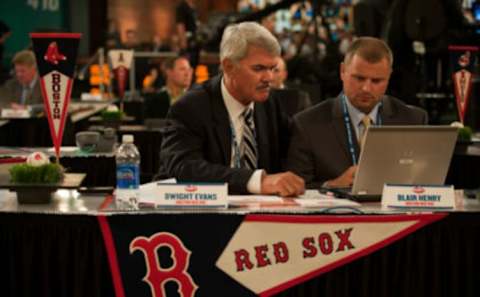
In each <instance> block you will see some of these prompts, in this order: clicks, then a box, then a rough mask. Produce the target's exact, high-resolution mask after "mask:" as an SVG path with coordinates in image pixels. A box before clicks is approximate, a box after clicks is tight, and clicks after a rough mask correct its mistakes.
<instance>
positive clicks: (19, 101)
mask: <svg viewBox="0 0 480 297" xmlns="http://www.w3.org/2000/svg"><path fill="white" fill-rule="evenodd" d="M12 64H13V65H14V71H15V77H14V78H12V79H10V80H8V81H6V82H5V84H4V85H3V86H2V88H1V92H0V94H1V96H0V106H1V107H2V108H5V107H10V108H13V109H24V108H26V107H27V105H33V104H43V97H42V92H41V90H40V81H39V78H38V74H37V65H36V60H35V55H34V54H33V52H32V51H29V50H23V51H20V52H18V53H16V54H15V56H14V57H13V59H12Z"/></svg>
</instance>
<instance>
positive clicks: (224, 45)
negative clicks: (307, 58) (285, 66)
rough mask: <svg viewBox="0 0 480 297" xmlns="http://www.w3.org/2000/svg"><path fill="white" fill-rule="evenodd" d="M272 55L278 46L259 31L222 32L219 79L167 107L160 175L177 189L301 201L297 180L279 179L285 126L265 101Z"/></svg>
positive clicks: (249, 25) (239, 27)
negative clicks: (206, 186)
mask: <svg viewBox="0 0 480 297" xmlns="http://www.w3.org/2000/svg"><path fill="white" fill-rule="evenodd" d="M279 55H280V45H279V44H278V41H277V39H276V38H275V37H274V36H273V35H272V34H271V33H270V32H269V31H268V30H267V29H265V28H264V27H262V26H261V25H259V24H257V23H253V22H245V23H240V24H236V25H232V26H229V27H227V28H226V29H225V31H224V34H223V37H222V41H221V43H220V63H221V67H222V70H223V74H222V75H219V76H216V77H214V78H212V79H211V80H209V81H206V82H205V83H203V84H201V85H198V86H196V87H194V88H193V89H191V90H190V91H188V92H187V93H186V94H185V95H184V96H183V97H182V98H181V99H180V100H179V101H178V102H177V103H175V104H174V105H173V106H172V107H171V108H170V111H169V114H168V116H167V119H168V120H169V121H171V123H172V124H171V126H169V127H167V129H165V131H164V134H163V142H162V149H161V153H160V160H161V172H162V171H163V172H165V173H166V174H165V175H166V176H168V177H175V178H176V179H177V180H178V181H179V182H217V183H222V182H225V183H228V188H229V192H230V193H235V194H247V193H253V194H277V195H281V196H297V195H299V194H302V193H303V192H304V182H303V179H301V178H300V177H298V176H297V175H295V174H293V173H291V172H281V160H282V158H284V155H283V152H284V151H282V149H283V148H285V147H286V145H287V144H286V143H282V136H283V135H285V134H288V132H287V131H288V128H287V127H286V126H287V122H286V119H283V120H282V118H281V117H280V113H279V112H278V109H277V108H276V106H275V102H273V101H270V100H268V98H269V93H270V88H271V84H272V80H273V69H274V68H275V66H276V65H277V61H276V57H278V56H279Z"/></svg>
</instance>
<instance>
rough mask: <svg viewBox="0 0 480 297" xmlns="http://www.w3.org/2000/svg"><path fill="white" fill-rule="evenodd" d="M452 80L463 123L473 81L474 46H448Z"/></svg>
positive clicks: (476, 49)
mask: <svg viewBox="0 0 480 297" xmlns="http://www.w3.org/2000/svg"><path fill="white" fill-rule="evenodd" d="M448 50H449V51H450V65H451V68H452V82H453V87H454V89H455V99H456V101H457V109H458V116H459V118H460V121H461V122H462V123H463V121H464V118H465V112H466V110H467V107H468V99H469V97H470V91H471V87H472V81H473V72H474V65H475V57H476V54H477V51H478V47H476V46H449V47H448Z"/></svg>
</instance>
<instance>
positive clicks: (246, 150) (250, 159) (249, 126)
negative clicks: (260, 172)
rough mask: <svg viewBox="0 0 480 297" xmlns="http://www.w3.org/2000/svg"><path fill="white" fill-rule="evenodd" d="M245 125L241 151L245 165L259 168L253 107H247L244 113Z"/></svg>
mask: <svg viewBox="0 0 480 297" xmlns="http://www.w3.org/2000/svg"><path fill="white" fill-rule="evenodd" d="M242 115H243V119H244V121H245V122H244V125H243V136H242V143H241V147H240V151H241V152H242V161H243V162H242V164H243V167H245V168H249V169H256V168H257V155H258V152H257V142H256V141H255V128H254V124H253V109H252V108H247V109H246V110H245V111H244V112H243V113H242Z"/></svg>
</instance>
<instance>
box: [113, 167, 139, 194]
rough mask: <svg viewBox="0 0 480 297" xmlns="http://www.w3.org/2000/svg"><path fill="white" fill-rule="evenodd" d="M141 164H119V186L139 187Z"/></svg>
mask: <svg viewBox="0 0 480 297" xmlns="http://www.w3.org/2000/svg"><path fill="white" fill-rule="evenodd" d="M138 167H139V166H138V165H136V164H119V165H117V188H121V189H138V187H139V186H140V172H139V168H138Z"/></svg>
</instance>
